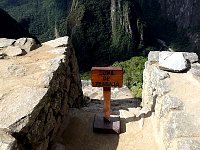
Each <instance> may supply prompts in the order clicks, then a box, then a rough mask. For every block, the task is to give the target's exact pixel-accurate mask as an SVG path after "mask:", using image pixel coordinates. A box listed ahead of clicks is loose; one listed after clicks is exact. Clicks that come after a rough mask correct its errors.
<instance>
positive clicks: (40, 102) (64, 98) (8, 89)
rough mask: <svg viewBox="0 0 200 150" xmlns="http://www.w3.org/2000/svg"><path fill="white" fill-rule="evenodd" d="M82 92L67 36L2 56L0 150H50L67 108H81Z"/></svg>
mask: <svg viewBox="0 0 200 150" xmlns="http://www.w3.org/2000/svg"><path fill="white" fill-rule="evenodd" d="M82 96H83V94H82V89H81V80H80V75H79V69H78V64H77V60H76V57H75V52H74V50H73V48H72V46H71V44H70V42H69V39H68V37H62V38H59V39H56V40H52V41H49V42H46V43H43V44H42V46H41V47H40V48H38V49H36V50H34V51H31V52H29V53H27V54H26V55H24V56H16V57H13V58H11V57H8V58H4V59H0V150H16V149H22V150H23V149H24V150H25V149H33V150H34V149H37V150H45V149H47V148H50V147H51V144H52V141H53V140H54V138H55V136H56V134H57V133H58V130H59V128H60V126H61V124H62V123H63V122H64V121H65V120H66V118H67V117H66V116H67V113H68V108H69V107H73V106H75V107H79V106H80V104H81V101H82Z"/></svg>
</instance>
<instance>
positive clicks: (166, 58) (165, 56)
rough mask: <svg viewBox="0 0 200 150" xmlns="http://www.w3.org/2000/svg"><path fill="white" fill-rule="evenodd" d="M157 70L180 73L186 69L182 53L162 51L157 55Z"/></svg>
mask: <svg viewBox="0 0 200 150" xmlns="http://www.w3.org/2000/svg"><path fill="white" fill-rule="evenodd" d="M159 68H160V69H161V70H167V71H172V72H181V71H184V70H186V69H188V64H187V61H186V59H185V58H184V56H183V53H181V52H168V51H163V52H160V53H159Z"/></svg>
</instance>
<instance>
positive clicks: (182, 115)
mask: <svg viewBox="0 0 200 150" xmlns="http://www.w3.org/2000/svg"><path fill="white" fill-rule="evenodd" d="M161 53H163V52H158V51H157V52H150V53H149V56H148V61H147V62H146V64H145V69H144V74H143V79H144V83H143V93H142V94H143V95H142V96H143V108H145V109H148V110H149V112H148V113H147V114H152V116H153V117H152V118H153V119H152V124H153V126H154V133H155V137H156V139H157V142H158V143H159V145H160V146H162V147H164V149H167V150H175V149H176V150H199V149H200V117H199V114H200V109H199V108H200V99H199V97H200V92H199V89H200V64H199V63H198V57H197V55H196V54H195V53H179V54H181V55H182V56H183V57H184V59H185V60H186V62H187V65H186V66H187V68H185V70H182V71H180V72H177V70H176V71H175V72H174V71H173V70H170V71H166V70H169V69H166V68H165V69H163V67H161V66H160V64H161ZM174 54H177V53H168V56H171V55H174ZM167 59H168V57H166V58H165V60H167ZM178 59H179V58H178V57H176V58H175V60H170V62H168V63H167V64H170V63H171V64H175V65H179V64H178V62H176V61H177V60H178ZM172 61H175V63H174V62H172ZM183 62H185V61H183ZM145 116H146V117H148V115H145ZM162 149H163V148H162Z"/></svg>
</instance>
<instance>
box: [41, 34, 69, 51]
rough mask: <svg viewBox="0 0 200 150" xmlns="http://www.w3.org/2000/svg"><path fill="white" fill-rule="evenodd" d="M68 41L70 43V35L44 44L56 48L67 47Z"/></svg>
mask: <svg viewBox="0 0 200 150" xmlns="http://www.w3.org/2000/svg"><path fill="white" fill-rule="evenodd" d="M68 43H69V37H68V36H64V37H60V38H57V39H55V40H51V41H48V42H45V43H43V44H44V45H48V46H51V47H55V48H56V47H66V46H67V45H68Z"/></svg>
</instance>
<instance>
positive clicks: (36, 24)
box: [0, 0, 200, 70]
mask: <svg viewBox="0 0 200 150" xmlns="http://www.w3.org/2000/svg"><path fill="white" fill-rule="evenodd" d="M0 7H1V8H4V9H5V10H6V11H7V12H8V13H9V14H10V15H11V16H12V17H13V18H15V19H16V20H17V21H18V22H19V23H20V24H21V25H22V26H23V27H24V28H25V29H27V30H29V32H30V33H31V34H32V35H33V36H37V37H38V38H39V40H40V41H41V42H44V41H47V40H50V39H53V38H55V37H59V36H64V35H68V36H70V37H71V39H72V43H73V45H74V47H75V50H76V55H77V57H78V61H79V65H80V68H81V70H88V69H90V68H91V66H95V65H110V64H111V63H113V62H114V61H122V60H127V59H129V58H131V57H132V56H135V55H146V54H147V53H148V51H149V50H166V49H167V48H168V47H170V48H172V49H173V50H174V51H194V52H197V53H198V54H200V52H199V47H200V42H199V41H200V34H199V33H200V32H199V31H200V30H199V26H200V24H199V20H200V19H199V17H198V15H197V14H198V10H199V8H200V2H198V1H196V0H191V1H189V2H188V1H187V0H183V2H177V1H176V0H148V1H145V0H103V1H99V0H91V1H89V0H42V1H39V0H1V2H0Z"/></svg>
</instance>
